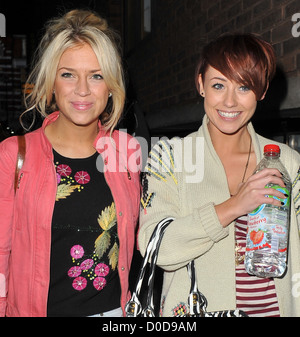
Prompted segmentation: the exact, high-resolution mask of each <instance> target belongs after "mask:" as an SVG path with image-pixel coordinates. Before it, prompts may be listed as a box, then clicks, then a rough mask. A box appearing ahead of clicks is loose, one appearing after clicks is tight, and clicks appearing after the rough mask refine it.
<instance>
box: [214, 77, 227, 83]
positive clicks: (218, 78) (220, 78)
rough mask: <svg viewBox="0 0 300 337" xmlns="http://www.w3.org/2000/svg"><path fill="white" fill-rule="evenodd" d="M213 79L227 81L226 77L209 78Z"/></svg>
mask: <svg viewBox="0 0 300 337" xmlns="http://www.w3.org/2000/svg"><path fill="white" fill-rule="evenodd" d="M213 80H219V81H223V82H227V80H226V78H222V77H213V78H211V79H210V81H213Z"/></svg>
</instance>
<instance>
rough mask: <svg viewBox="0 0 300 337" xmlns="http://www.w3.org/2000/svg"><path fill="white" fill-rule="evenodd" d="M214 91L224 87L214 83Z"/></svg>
mask: <svg viewBox="0 0 300 337" xmlns="http://www.w3.org/2000/svg"><path fill="white" fill-rule="evenodd" d="M212 87H213V88H214V89H217V90H221V89H223V88H224V85H223V84H221V83H216V84H214V85H213V86H212Z"/></svg>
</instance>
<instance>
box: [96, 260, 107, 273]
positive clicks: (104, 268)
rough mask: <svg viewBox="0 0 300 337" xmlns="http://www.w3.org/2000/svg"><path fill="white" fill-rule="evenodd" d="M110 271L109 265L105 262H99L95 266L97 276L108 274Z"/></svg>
mask: <svg viewBox="0 0 300 337" xmlns="http://www.w3.org/2000/svg"><path fill="white" fill-rule="evenodd" d="M108 273H109V267H108V266H107V265H106V264H104V263H98V264H97V266H96V268H95V274H96V275H97V276H106V275H107V274H108Z"/></svg>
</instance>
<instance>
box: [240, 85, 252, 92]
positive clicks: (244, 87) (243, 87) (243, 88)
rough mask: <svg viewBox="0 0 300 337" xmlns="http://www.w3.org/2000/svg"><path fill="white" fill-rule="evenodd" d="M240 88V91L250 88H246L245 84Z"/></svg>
mask: <svg viewBox="0 0 300 337" xmlns="http://www.w3.org/2000/svg"><path fill="white" fill-rule="evenodd" d="M240 90H241V91H245V92H246V91H249V90H250V89H249V88H248V87H246V86H245V85H242V86H241V87H240Z"/></svg>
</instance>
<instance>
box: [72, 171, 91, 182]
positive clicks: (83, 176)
mask: <svg viewBox="0 0 300 337" xmlns="http://www.w3.org/2000/svg"><path fill="white" fill-rule="evenodd" d="M74 178H75V180H76V182H77V183H78V184H82V185H84V184H87V183H88V182H89V181H90V180H91V178H90V175H89V174H88V173H87V172H85V171H78V172H76V174H75V177H74Z"/></svg>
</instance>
